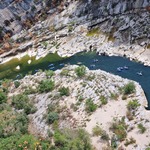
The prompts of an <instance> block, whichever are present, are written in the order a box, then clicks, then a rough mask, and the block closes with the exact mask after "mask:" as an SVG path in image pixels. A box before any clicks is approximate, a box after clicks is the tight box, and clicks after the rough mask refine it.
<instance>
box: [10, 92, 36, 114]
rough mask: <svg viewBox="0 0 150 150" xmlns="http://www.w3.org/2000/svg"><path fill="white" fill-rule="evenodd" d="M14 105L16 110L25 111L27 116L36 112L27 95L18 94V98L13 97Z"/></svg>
mask: <svg viewBox="0 0 150 150" xmlns="http://www.w3.org/2000/svg"><path fill="white" fill-rule="evenodd" d="M12 105H13V106H14V107H15V108H16V109H24V112H25V113H26V114H27V115H28V114H32V113H34V112H35V111H36V108H35V106H34V105H33V104H32V103H31V102H29V98H28V96H27V95H25V94H18V95H16V96H13V98H12Z"/></svg>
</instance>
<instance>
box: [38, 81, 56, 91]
mask: <svg viewBox="0 0 150 150" xmlns="http://www.w3.org/2000/svg"><path fill="white" fill-rule="evenodd" d="M54 86H55V84H54V81H52V80H48V79H47V80H44V81H41V83H40V85H39V92H40V93H43V92H50V91H52V90H53V89H54Z"/></svg>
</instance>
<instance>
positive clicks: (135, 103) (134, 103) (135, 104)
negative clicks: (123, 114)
mask: <svg viewBox="0 0 150 150" xmlns="http://www.w3.org/2000/svg"><path fill="white" fill-rule="evenodd" d="M139 106H140V104H139V102H138V100H137V99H135V100H132V101H129V102H128V104H127V108H128V110H135V109H137V108H138V107H139Z"/></svg>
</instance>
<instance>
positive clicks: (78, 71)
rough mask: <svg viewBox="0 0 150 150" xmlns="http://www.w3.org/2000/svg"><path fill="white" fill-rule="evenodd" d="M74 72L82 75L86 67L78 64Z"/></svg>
mask: <svg viewBox="0 0 150 150" xmlns="http://www.w3.org/2000/svg"><path fill="white" fill-rule="evenodd" d="M75 73H76V75H77V76H78V77H83V76H84V75H85V73H86V68H85V66H83V65H82V66H79V67H77V68H76V69H75Z"/></svg>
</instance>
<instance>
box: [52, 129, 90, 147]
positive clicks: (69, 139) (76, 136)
mask: <svg viewBox="0 0 150 150" xmlns="http://www.w3.org/2000/svg"><path fill="white" fill-rule="evenodd" d="M54 142H55V148H53V150H56V149H59V150H65V149H66V150H93V148H92V145H91V140H90V136H89V134H88V133H87V132H86V131H85V130H84V129H76V130H72V129H63V130H62V131H56V132H55V134H54ZM51 150H52V149H51Z"/></svg>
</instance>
